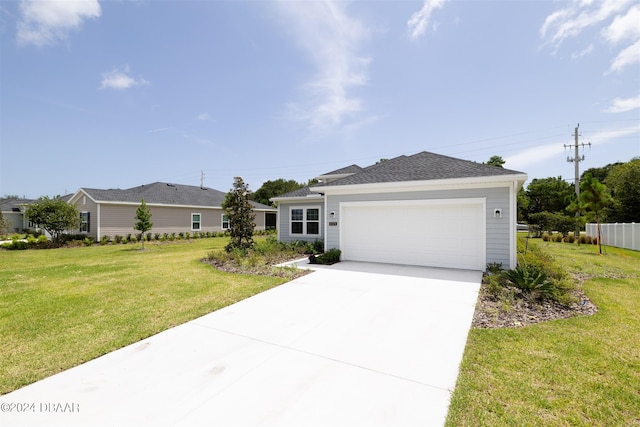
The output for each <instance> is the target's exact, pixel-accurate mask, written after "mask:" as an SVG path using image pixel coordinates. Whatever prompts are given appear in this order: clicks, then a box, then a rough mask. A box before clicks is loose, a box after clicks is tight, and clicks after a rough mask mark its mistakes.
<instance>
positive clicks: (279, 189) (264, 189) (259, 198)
mask: <svg viewBox="0 0 640 427" xmlns="http://www.w3.org/2000/svg"><path fill="white" fill-rule="evenodd" d="M304 186H305V185H304V184H300V183H298V182H296V181H294V180H292V179H290V180H285V179H283V178H278V179H276V180H274V181H266V182H265V183H263V184H262V186H261V187H260V188H258V190H257V191H256V192H255V193H251V194H250V195H249V199H250V200H253V201H255V202H258V203H262V204H263V205H267V206H273V203H272V202H271V201H270V200H269V199H270V198H272V197H276V196H280V195H282V194H285V193H288V192H290V191H294V190H297V189H299V188H302V187H304Z"/></svg>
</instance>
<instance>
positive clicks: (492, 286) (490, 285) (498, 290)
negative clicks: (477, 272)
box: [484, 274, 504, 297]
mask: <svg viewBox="0 0 640 427" xmlns="http://www.w3.org/2000/svg"><path fill="white" fill-rule="evenodd" d="M503 280H504V279H503V277H502V275H500V274H491V275H487V276H485V278H484V282H485V283H486V285H487V286H486V290H487V292H488V293H489V294H490V295H493V296H494V297H498V296H500V295H501V294H502V293H503V291H504V286H503V284H502V281H503Z"/></svg>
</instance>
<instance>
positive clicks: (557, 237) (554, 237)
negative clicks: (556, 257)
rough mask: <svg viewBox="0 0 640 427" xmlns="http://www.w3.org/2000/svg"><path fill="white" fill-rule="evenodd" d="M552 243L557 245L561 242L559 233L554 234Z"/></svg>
mask: <svg viewBox="0 0 640 427" xmlns="http://www.w3.org/2000/svg"><path fill="white" fill-rule="evenodd" d="M553 241H554V242H559V243H560V242H562V234H560V233H556V234H554V235H553Z"/></svg>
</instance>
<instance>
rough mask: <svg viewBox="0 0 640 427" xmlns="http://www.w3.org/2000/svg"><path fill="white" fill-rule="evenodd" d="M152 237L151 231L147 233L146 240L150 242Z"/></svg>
mask: <svg viewBox="0 0 640 427" xmlns="http://www.w3.org/2000/svg"><path fill="white" fill-rule="evenodd" d="M156 234H157V233H156ZM152 238H153V235H152V234H151V233H147V242H150V241H151V239H152ZM156 240H157V239H156Z"/></svg>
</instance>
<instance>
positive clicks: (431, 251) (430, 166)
mask: <svg viewBox="0 0 640 427" xmlns="http://www.w3.org/2000/svg"><path fill="white" fill-rule="evenodd" d="M317 178H318V180H319V181H320V182H319V183H318V184H315V185H312V186H310V187H305V188H302V189H300V190H296V191H292V192H290V193H287V194H284V195H282V196H279V197H274V198H272V199H271V200H272V201H274V202H276V204H277V207H278V213H279V215H278V217H279V223H278V239H279V240H282V241H293V240H306V241H314V240H316V239H322V240H324V244H325V249H331V248H338V249H340V250H341V251H342V259H343V260H353V261H367V262H381V263H391V264H407V265H421V266H433V267H447V268H462V269H471V270H485V269H486V265H487V263H501V264H502V267H503V268H515V266H516V263H517V260H516V219H517V207H516V200H517V194H518V191H519V190H520V188H521V187H522V185H523V184H524V182H525V181H526V180H527V175H526V174H525V173H522V172H517V171H513V170H508V169H503V168H500V167H496V166H490V165H486V164H482V163H476V162H471V161H467V160H461V159H456V158H453V157H448V156H443V155H439V154H434V153H429V152H422V153H418V154H414V155H412V156H400V157H396V158H394V159H389V160H385V161H382V162H380V163H377V164H375V165H372V166H369V167H367V168H360V167H359V166H356V165H352V166H349V167H347V168H344V169H339V170H337V171H333V172H330V173H327V174H324V175H321V176H319V177H317Z"/></svg>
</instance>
